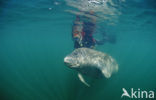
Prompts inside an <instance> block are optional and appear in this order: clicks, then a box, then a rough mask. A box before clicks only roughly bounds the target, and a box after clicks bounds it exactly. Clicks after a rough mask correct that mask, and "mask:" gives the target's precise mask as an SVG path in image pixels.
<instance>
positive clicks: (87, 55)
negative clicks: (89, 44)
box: [64, 48, 118, 78]
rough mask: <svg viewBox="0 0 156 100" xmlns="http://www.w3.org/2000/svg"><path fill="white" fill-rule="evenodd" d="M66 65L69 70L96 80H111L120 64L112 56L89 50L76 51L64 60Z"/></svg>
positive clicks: (80, 49)
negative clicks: (103, 78) (102, 78)
mask: <svg viewBox="0 0 156 100" xmlns="http://www.w3.org/2000/svg"><path fill="white" fill-rule="evenodd" d="M64 63H65V64H66V65H67V66H68V67H69V68H72V69H75V70H77V71H78V72H80V73H82V74H85V75H87V76H91V77H96V78H97V77H104V76H105V77H106V78H109V77H111V75H112V73H113V72H117V71H118V64H117V62H116V61H115V60H114V59H113V58H112V57H111V56H109V55H107V54H105V53H102V52H99V51H96V50H93V49H89V48H78V49H75V50H74V51H73V52H72V53H71V54H69V55H67V56H66V57H65V58H64Z"/></svg>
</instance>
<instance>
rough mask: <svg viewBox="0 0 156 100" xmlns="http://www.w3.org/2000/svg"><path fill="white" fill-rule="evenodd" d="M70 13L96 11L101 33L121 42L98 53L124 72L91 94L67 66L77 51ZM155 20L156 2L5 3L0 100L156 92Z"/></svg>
mask: <svg viewBox="0 0 156 100" xmlns="http://www.w3.org/2000/svg"><path fill="white" fill-rule="evenodd" d="M87 2H90V3H89V6H86V5H88V4H87ZM82 4H83V9H80V6H82ZM85 7H86V8H85ZM90 7H91V8H90ZM94 7H95V8H94ZM67 10H71V11H87V10H95V11H94V12H95V13H96V14H97V16H99V18H98V19H97V28H96V32H98V33H102V32H106V33H107V34H110V35H113V36H115V37H116V43H114V44H111V43H105V44H104V45H101V46H96V49H97V50H99V51H102V52H105V53H108V54H109V55H111V56H112V57H113V58H115V59H116V61H117V62H118V64H119V71H118V72H117V73H116V74H113V75H112V77H111V78H109V79H105V78H103V79H93V80H92V82H91V87H90V88H88V87H86V86H85V85H84V84H82V83H81V82H80V81H79V79H78V78H77V72H76V71H73V70H72V69H69V68H67V67H66V66H65V65H64V63H63V58H64V57H65V56H66V55H67V54H69V53H71V52H72V51H73V49H74V46H73V41H72V37H71V31H72V29H71V28H72V24H73V20H74V19H75V14H72V13H69V12H68V11H67ZM155 18H156V2H155V0H65V1H63V0H37V1H33V0H29V1H28V0H1V1H0V99H1V100H120V99H122V98H121V95H122V93H123V91H122V88H126V89H127V90H128V89H130V88H134V89H136V90H137V89H138V88H140V89H141V90H147V91H149V90H153V91H155V90H156V85H155V84H156V77H155V73H156V62H155V59H156V53H155V51H156V46H155V43H156V34H155V33H156V29H155V28H156V19H155ZM97 37H98V36H97Z"/></svg>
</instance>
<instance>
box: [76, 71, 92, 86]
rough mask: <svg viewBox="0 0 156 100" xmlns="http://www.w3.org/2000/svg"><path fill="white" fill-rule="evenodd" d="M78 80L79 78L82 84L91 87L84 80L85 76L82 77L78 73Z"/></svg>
mask: <svg viewBox="0 0 156 100" xmlns="http://www.w3.org/2000/svg"><path fill="white" fill-rule="evenodd" d="M78 78H79V79H80V81H81V82H82V83H84V84H85V85H86V86H88V87H90V85H89V84H88V83H87V82H86V81H85V80H84V78H83V76H82V75H81V74H80V73H78Z"/></svg>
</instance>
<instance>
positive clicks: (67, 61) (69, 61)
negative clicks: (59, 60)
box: [64, 57, 78, 68]
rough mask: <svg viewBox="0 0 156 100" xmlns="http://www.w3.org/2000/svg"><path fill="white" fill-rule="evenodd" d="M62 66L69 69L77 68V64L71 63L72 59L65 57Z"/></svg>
mask: <svg viewBox="0 0 156 100" xmlns="http://www.w3.org/2000/svg"><path fill="white" fill-rule="evenodd" d="M64 64H65V65H66V66H68V67H70V68H73V67H77V66H78V64H75V63H73V61H72V59H70V58H68V57H65V58H64Z"/></svg>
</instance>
